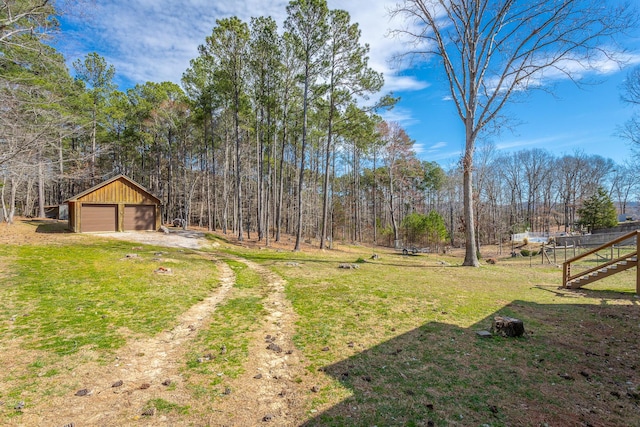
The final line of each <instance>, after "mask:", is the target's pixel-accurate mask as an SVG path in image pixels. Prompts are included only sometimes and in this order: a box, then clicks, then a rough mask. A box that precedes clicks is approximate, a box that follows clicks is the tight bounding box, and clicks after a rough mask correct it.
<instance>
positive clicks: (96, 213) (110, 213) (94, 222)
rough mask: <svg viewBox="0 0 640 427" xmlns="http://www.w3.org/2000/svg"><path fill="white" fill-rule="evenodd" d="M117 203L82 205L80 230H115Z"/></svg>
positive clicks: (116, 225)
mask: <svg viewBox="0 0 640 427" xmlns="http://www.w3.org/2000/svg"><path fill="white" fill-rule="evenodd" d="M117 213H118V205H83V206H82V219H81V221H80V224H81V225H80V227H81V230H82V232H83V233H84V232H90V231H117V230H118V216H117Z"/></svg>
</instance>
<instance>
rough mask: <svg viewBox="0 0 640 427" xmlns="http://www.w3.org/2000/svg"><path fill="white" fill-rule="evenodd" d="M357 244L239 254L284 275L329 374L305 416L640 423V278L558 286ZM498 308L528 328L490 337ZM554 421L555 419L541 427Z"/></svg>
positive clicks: (313, 362) (522, 266)
mask: <svg viewBox="0 0 640 427" xmlns="http://www.w3.org/2000/svg"><path fill="white" fill-rule="evenodd" d="M370 254H371V252H365V251H364V250H359V249H357V248H354V249H352V250H350V251H345V252H340V251H338V252H327V253H325V254H321V255H304V254H296V255H295V256H294V258H295V259H294V260H292V257H291V254H277V253H276V254H274V253H265V252H264V251H260V252H257V253H256V252H254V253H244V256H246V257H248V258H251V259H252V260H254V261H257V262H262V263H263V264H264V265H266V266H269V267H270V268H272V269H274V270H275V271H277V272H278V273H279V274H281V275H282V276H284V277H285V278H286V279H287V281H288V283H289V285H288V288H287V289H288V296H289V298H290V299H291V300H292V302H293V305H294V308H295V310H296V312H297V313H298V314H299V316H300V320H299V322H298V325H297V326H298V327H297V337H296V339H297V340H296V343H297V345H298V346H299V348H300V349H302V350H303V351H304V353H305V355H306V356H307V358H308V360H309V365H308V366H307V369H308V371H309V372H310V373H313V374H314V375H321V377H322V387H321V390H320V392H319V393H317V395H315V396H313V399H312V400H311V401H310V403H309V415H310V417H309V419H308V420H307V422H306V423H305V425H319V426H327V425H335V426H342V425H361V426H371V425H398V426H401V425H402V426H404V425H407V426H409V425H430V423H434V424H435V425H442V426H445V425H465V426H467V425H469V426H472V425H476V426H477V425H490V426H507V425H531V426H538V425H576V426H577V425H594V426H596V425H640V408H639V406H638V404H639V403H640V400H639V393H638V392H639V391H640V389H638V385H639V384H640V375H638V372H637V366H638V364H639V363H640V359H639V357H638V353H637V350H638V338H639V335H640V334H639V331H638V324H639V320H640V313H639V312H638V307H637V304H638V300H637V299H636V298H635V297H634V295H633V293H632V292H633V291H634V289H635V287H634V276H633V275H634V274H635V272H633V271H631V272H625V273H621V274H619V275H617V276H614V277H612V278H609V279H607V280H606V281H603V282H601V283H600V284H594V285H592V286H591V289H592V290H581V291H564V290H559V289H558V286H559V284H560V283H561V276H562V273H561V269H560V268H558V267H556V266H549V265H540V264H538V263H539V262H540V261H539V260H538V261H537V262H535V263H531V262H530V260H529V259H513V260H512V259H505V260H500V261H499V262H498V263H497V264H496V265H486V266H483V267H482V268H479V269H470V268H464V267H460V266H459V264H460V263H461V260H460V259H459V258H451V257H446V256H440V255H431V254H430V255H424V254H422V255H419V256H401V255H398V254H396V253H384V254H381V256H380V258H379V259H378V260H370V261H367V262H364V263H358V264H355V265H358V266H359V267H360V268H358V269H339V268H337V267H338V265H339V264H340V263H354V262H355V261H357V260H358V259H361V260H363V259H368V258H369V255H370ZM495 315H507V316H512V317H517V318H520V319H522V320H523V321H524V323H525V328H526V331H527V333H526V336H525V337H523V338H520V339H504V338H497V337H494V338H491V339H486V338H485V339H483V338H480V337H479V336H477V335H476V333H475V332H476V331H477V330H483V329H489V328H490V326H491V322H492V319H493V317H494V316H495ZM545 423H546V424H545Z"/></svg>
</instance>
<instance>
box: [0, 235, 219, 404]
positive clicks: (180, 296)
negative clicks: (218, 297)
mask: <svg viewBox="0 0 640 427" xmlns="http://www.w3.org/2000/svg"><path fill="white" fill-rule="evenodd" d="M0 263H2V265H3V267H2V270H3V272H2V275H3V276H4V277H3V280H2V281H0V301H2V304H1V305H0V307H1V308H0V332H1V333H0V346H2V348H3V349H4V350H5V351H3V354H2V358H1V360H2V362H3V363H4V364H5V365H8V366H9V367H10V369H8V370H3V372H1V373H0V384H1V385H0V400H2V399H3V398H5V397H9V398H11V399H13V400H20V396H24V395H29V393H30V391H35V390H38V394H42V393H44V394H56V393H58V392H59V391H56V390H55V389H45V390H43V389H41V388H40V378H49V377H55V376H56V375H58V374H59V373H61V372H68V371H69V370H73V369H74V368H75V366H78V365H79V364H81V363H83V362H84V361H85V360H83V358H85V357H86V356H85V355H84V354H85V353H83V354H81V355H80V356H79V357H77V356H75V355H76V353H79V352H80V351H83V352H87V351H90V352H91V354H92V355H93V356H92V357H96V358H97V359H98V360H103V361H105V360H108V358H109V356H110V355H112V354H113V352H114V351H116V350H117V349H118V348H119V347H121V346H122V345H124V343H125V342H126V341H127V339H130V338H132V337H150V336H153V335H154V334H156V333H158V332H159V331H162V330H164V329H168V328H171V327H172V326H173V325H174V322H175V320H176V317H177V316H178V315H179V314H180V313H182V312H184V311H185V310H186V309H188V308H189V307H190V306H192V305H193V304H195V303H196V302H198V301H200V300H202V299H203V298H204V297H205V296H207V295H208V294H209V293H210V292H211V291H212V289H214V288H215V287H217V286H218V280H217V269H216V267H215V265H214V264H213V263H211V261H209V260H206V259H204V258H202V257H201V256H199V255H194V253H193V252H190V251H184V250H178V249H167V248H155V247H152V246H144V247H143V246H132V244H131V243H126V242H117V241H105V240H97V239H86V241H84V242H82V243H78V242H76V243H75V244H70V245H64V244H63V245H38V244H27V245H19V246H17V245H15V246H14V245H3V246H0ZM160 266H165V267H168V268H170V269H171V274H170V275H167V274H156V273H154V271H155V270H156V269H157V268H158V267H160ZM87 354H88V353H87Z"/></svg>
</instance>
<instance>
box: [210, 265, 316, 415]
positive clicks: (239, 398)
mask: <svg viewBox="0 0 640 427" xmlns="http://www.w3.org/2000/svg"><path fill="white" fill-rule="evenodd" d="M234 259H237V260H238V261H241V262H243V263H245V264H246V265H247V266H248V267H249V268H251V269H252V270H255V271H256V272H258V273H259V274H260V275H261V276H262V277H263V278H264V279H266V281H267V283H268V285H267V287H268V295H267V296H266V298H265V302H264V306H265V310H266V311H267V316H266V322H264V324H263V325H262V327H260V328H258V330H257V331H256V333H255V334H254V339H253V341H252V345H251V347H250V348H249V362H248V363H247V364H246V365H245V372H244V374H243V375H241V376H240V377H239V378H238V379H236V380H235V381H234V382H232V384H231V388H232V390H237V391H233V392H232V393H231V395H230V396H228V398H227V399H225V400H224V401H223V402H222V403H221V405H220V406H219V408H220V412H216V413H214V414H212V416H211V418H210V420H209V422H210V425H216V426H217V425H220V426H238V427H240V426H256V425H265V424H268V423H272V425H277V426H294V425H299V424H300V423H301V420H303V419H304V411H305V407H304V405H305V401H306V399H305V395H306V393H309V391H308V390H309V389H310V386H309V385H308V384H306V383H305V381H304V380H303V377H304V368H303V363H302V362H303V356H302V355H301V353H300V352H298V351H297V350H295V347H294V344H293V334H294V325H295V313H294V311H293V308H292V306H291V303H290V302H289V300H287V299H286V296H285V292H284V291H285V281H284V280H283V279H282V278H280V277H278V276H277V275H275V274H274V273H272V272H271V271H269V270H267V269H266V268H264V267H261V266H260V265H258V264H256V263H253V262H251V261H248V260H246V259H241V258H234Z"/></svg>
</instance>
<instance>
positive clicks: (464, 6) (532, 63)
mask: <svg viewBox="0 0 640 427" xmlns="http://www.w3.org/2000/svg"><path fill="white" fill-rule="evenodd" d="M392 14H393V15H394V16H399V17H402V18H404V20H405V21H404V22H405V25H404V26H403V27H402V28H399V29H396V30H395V31H394V33H395V34H397V35H400V36H407V37H408V38H409V39H410V40H411V42H412V45H411V47H410V48H409V54H411V55H415V56H417V57H419V58H421V57H426V59H428V58H429V57H432V56H435V57H437V58H438V59H439V60H440V61H441V62H440V66H441V67H442V68H443V69H444V72H445V74H446V77H447V80H448V83H449V91H450V93H451V97H452V99H453V101H454V104H455V107H456V109H457V113H458V115H459V116H460V119H461V120H462V122H463V124H464V129H465V150H464V155H463V158H462V164H463V174H464V176H463V178H464V179H463V181H464V183H463V193H464V194H463V197H464V221H465V224H466V231H465V237H466V254H465V260H464V265H467V266H479V262H478V257H477V253H476V245H475V242H474V234H475V224H474V213H473V191H472V182H473V180H472V173H473V155H474V150H475V143H476V139H477V138H478V136H479V135H480V133H481V132H482V131H483V130H485V129H486V128H487V127H488V126H489V125H490V124H492V123H495V121H496V119H497V118H498V117H499V115H500V113H501V110H502V109H503V107H504V106H505V105H506V104H507V102H508V101H509V100H510V99H511V98H513V97H514V95H515V94H517V93H519V92H521V91H526V90H529V89H535V88H544V87H545V84H546V83H547V82H548V81H549V80H553V79H559V78H570V79H573V80H574V81H577V80H579V78H580V77H581V76H582V75H583V74H584V73H585V71H586V70H589V69H593V68H597V67H598V66H599V65H602V63H603V62H609V61H611V60H616V58H617V57H616V54H615V52H616V51H619V49H617V45H616V43H615V38H616V36H617V35H619V34H620V33H621V32H623V31H624V30H625V29H627V28H630V26H632V25H634V22H636V19H635V15H634V11H633V10H632V8H631V6H629V5H628V4H620V5H614V4H611V5H609V6H608V7H604V6H603V5H602V2H601V1H597V0H557V1H549V0H404V1H402V2H401V3H400V4H398V5H397V7H396V8H395V9H394V11H393V12H392ZM611 46H614V48H613V49H611V48H610V47H611Z"/></svg>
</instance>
